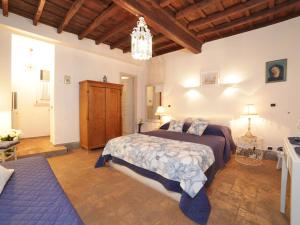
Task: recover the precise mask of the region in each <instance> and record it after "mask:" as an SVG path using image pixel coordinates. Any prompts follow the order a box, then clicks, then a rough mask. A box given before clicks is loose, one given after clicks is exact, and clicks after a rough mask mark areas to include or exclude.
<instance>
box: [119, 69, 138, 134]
mask: <svg viewBox="0 0 300 225" xmlns="http://www.w3.org/2000/svg"><path fill="white" fill-rule="evenodd" d="M122 76H126V77H130V78H132V79H133V89H134V91H133V99H134V101H133V112H134V114H133V127H134V128H133V132H137V126H136V124H137V86H138V82H137V81H138V78H137V76H136V75H134V74H129V73H124V72H121V73H120V84H122ZM122 95H123V93H122ZM122 121H124V120H123V118H122ZM122 123H123V122H122ZM122 126H123V124H122ZM122 133H123V130H122Z"/></svg>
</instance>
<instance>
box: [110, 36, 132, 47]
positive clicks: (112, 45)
mask: <svg viewBox="0 0 300 225" xmlns="http://www.w3.org/2000/svg"><path fill="white" fill-rule="evenodd" d="M125 43H130V35H126V36H125V37H123V38H121V39H119V40H118V41H116V42H114V43H112V44H111V45H110V48H111V49H114V48H118V47H119V46H121V45H122V44H125Z"/></svg>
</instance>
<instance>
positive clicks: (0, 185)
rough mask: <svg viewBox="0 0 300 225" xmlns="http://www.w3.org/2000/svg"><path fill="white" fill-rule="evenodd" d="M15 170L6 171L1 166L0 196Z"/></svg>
mask: <svg viewBox="0 0 300 225" xmlns="http://www.w3.org/2000/svg"><path fill="white" fill-rule="evenodd" d="M13 172H14V170H13V169H6V168H4V167H3V166H1V165H0V194H1V193H2V191H3V189H4V186H5V184H6V183H7V181H8V180H9V178H10V177H11V175H12V174H13Z"/></svg>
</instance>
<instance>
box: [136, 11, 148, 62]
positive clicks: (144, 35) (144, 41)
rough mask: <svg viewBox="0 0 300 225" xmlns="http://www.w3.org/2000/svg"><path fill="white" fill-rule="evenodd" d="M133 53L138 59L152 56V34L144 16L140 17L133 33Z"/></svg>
mask: <svg viewBox="0 0 300 225" xmlns="http://www.w3.org/2000/svg"><path fill="white" fill-rule="evenodd" d="M131 55H132V57H133V58H134V59H138V60H147V59H150V58H151V57H152V35H151V33H150V30H149V29H148V27H147V24H146V22H145V20H144V18H143V17H140V18H139V21H138V22H137V27H135V28H133V31H132V33H131Z"/></svg>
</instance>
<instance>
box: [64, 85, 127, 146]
mask: <svg viewBox="0 0 300 225" xmlns="http://www.w3.org/2000/svg"><path fill="white" fill-rule="evenodd" d="M122 86H123V85H121V84H112V83H103V82H97V81H89V80H86V81H82V82H80V97H79V98H80V145H81V147H82V148H85V149H95V148H101V147H104V146H105V144H106V143H107V141H108V140H110V139H112V138H115V137H118V136H121V135H122V112H121V110H122V107H121V106H122V105H121V104H122V102H121V101H122ZM66 107H67V106H66Z"/></svg>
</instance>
